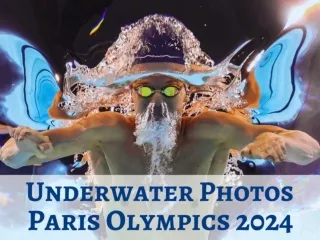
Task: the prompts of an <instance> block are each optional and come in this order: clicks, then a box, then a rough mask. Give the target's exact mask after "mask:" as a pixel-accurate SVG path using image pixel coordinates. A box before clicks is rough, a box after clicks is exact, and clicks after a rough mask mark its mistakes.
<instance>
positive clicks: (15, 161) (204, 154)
mask: <svg viewBox="0 0 320 240" xmlns="http://www.w3.org/2000/svg"><path fill="white" fill-rule="evenodd" d="M138 86H149V87H153V88H154V89H156V90H160V89H162V88H163V87H165V86H176V87H178V88H179V89H180V91H179V93H178V94H177V95H176V96H175V97H172V98H168V97H165V96H163V95H162V94H161V93H160V92H159V91H157V92H156V93H155V94H153V95H152V96H151V97H149V98H142V97H141V96H139V95H138V94H137V93H136V91H135V90H134V89H136V88H137V87H138ZM132 96H133V97H132V100H133V102H134V104H135V110H136V113H143V112H145V111H146V109H147V106H148V105H149V103H151V102H152V103H155V105H156V106H157V105H160V104H161V103H166V104H167V106H168V109H169V112H171V113H173V112H178V113H179V114H180V115H182V110H183V106H184V102H185V101H186V100H187V94H186V90H185V88H184V85H183V83H182V82H181V81H179V80H177V79H173V78H170V77H167V76H163V75H153V76H149V77H147V78H145V79H141V80H138V81H136V82H134V83H133V85H132ZM134 131H135V118H134V117H126V116H124V115H122V114H119V113H115V112H103V113H98V114H95V115H92V116H90V117H87V118H85V119H82V120H80V121H79V122H77V123H76V124H74V125H73V126H71V127H68V128H61V129H54V130H49V131H45V132H41V133H39V132H37V131H34V130H32V129H29V128H26V127H18V128H15V129H11V130H10V134H11V136H12V138H11V139H10V140H9V141H8V142H7V143H6V144H5V145H4V146H3V148H2V149H1V152H0V157H1V159H2V160H3V161H4V163H5V164H6V165H8V166H11V167H12V168H19V167H22V166H25V165H34V164H39V163H44V162H47V161H51V160H55V159H58V158H62V157H65V156H69V155H72V154H77V153H80V152H84V151H91V153H90V154H89V164H90V165H91V168H92V169H93V173H95V174H120V175H122V174H132V175H134V174H141V175H142V174H148V170H149V166H150V160H149V157H148V156H147V155H146V154H145V152H144V150H143V149H142V148H141V147H139V146H137V145H136V144H134V143H135V136H134V134H133V133H134ZM177 131H178V137H177V144H176V146H175V148H174V149H172V156H173V161H172V163H171V164H170V167H171V168H172V172H171V174H177V175H179V174H185V175H193V174H217V175H221V174H223V173H224V170H225V167H226V164H227V159H228V153H229V150H230V149H236V150H239V151H242V154H243V156H245V157H248V158H259V159H268V160H273V161H275V162H280V161H290V162H294V163H297V164H301V165H305V164H308V163H310V162H312V161H314V160H316V159H317V158H318V157H319V153H320V147H319V143H318V142H317V141H316V140H314V139H313V138H312V137H310V136H309V135H307V134H305V133H303V132H300V131H287V130H285V129H282V128H279V127H275V126H267V125H252V124H249V123H246V122H244V121H241V120H239V118H237V117H234V116H233V115H231V114H227V113H223V112H205V113H202V114H200V115H198V116H196V117H183V118H181V119H180V120H179V123H178V125H177Z"/></svg>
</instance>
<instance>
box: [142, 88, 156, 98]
mask: <svg viewBox="0 0 320 240" xmlns="http://www.w3.org/2000/svg"><path fill="white" fill-rule="evenodd" d="M152 93H153V91H152V89H151V88H149V87H140V88H139V94H140V95H141V96H142V97H149V96H151V95H152Z"/></svg>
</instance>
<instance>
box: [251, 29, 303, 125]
mask: <svg viewBox="0 0 320 240" xmlns="http://www.w3.org/2000/svg"><path fill="white" fill-rule="evenodd" d="M306 34H307V31H306V29H305V28H302V27H301V28H300V27H299V28H294V29H291V30H289V31H287V32H285V33H283V34H282V35H281V36H280V37H279V38H278V39H277V40H276V41H275V42H274V43H273V44H271V46H270V47H269V48H268V49H267V50H266V51H265V53H264V54H263V56H262V58H261V60H260V61H259V62H258V63H257V65H256V67H255V68H254V69H253V71H252V72H251V73H250V75H249V78H254V79H255V81H256V82H257V83H258V85H259V87H260V100H259V107H258V108H257V109H255V110H254V111H253V116H254V123H279V122H281V123H287V122H290V121H292V120H293V119H294V118H295V117H296V116H297V114H298V112H299V111H300V109H301V108H302V106H303V82H302V81H301V78H300V75H299V72H298V71H297V69H296V64H297V61H298V60H299V57H300V55H301V50H302V47H303V46H304V44H306V41H305V40H306Z"/></svg>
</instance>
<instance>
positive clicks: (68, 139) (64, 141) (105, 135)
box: [27, 112, 125, 165]
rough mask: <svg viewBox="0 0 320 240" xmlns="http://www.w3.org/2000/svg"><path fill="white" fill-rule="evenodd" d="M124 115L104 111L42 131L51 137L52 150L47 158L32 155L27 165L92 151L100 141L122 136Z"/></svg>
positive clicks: (108, 140) (117, 138) (113, 139)
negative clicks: (69, 124) (65, 125)
mask: <svg viewBox="0 0 320 240" xmlns="http://www.w3.org/2000/svg"><path fill="white" fill-rule="evenodd" d="M124 123H125V120H124V116H123V115H121V114H119V113H115V112H103V113H98V114H95V115H92V116H90V117H88V118H85V119H83V120H81V121H79V122H77V123H76V124H74V125H72V126H71V127H68V128H60V129H53V130H49V131H45V132H42V134H43V135H44V136H46V137H48V138H49V139H50V142H51V143H52V148H53V149H52V151H50V152H49V153H46V157H45V158H38V157H36V156H32V157H31V158H30V159H29V160H28V162H27V165H34V164H38V163H39V162H40V163H43V162H48V161H51V160H55V159H59V158H62V157H66V156H70V155H73V154H77V153H80V152H85V151H90V150H92V149H93V148H95V147H97V144H98V143H99V142H111V141H116V140H119V138H120V137H121V131H119V129H121V125H122V124H124Z"/></svg>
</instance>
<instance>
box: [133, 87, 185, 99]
mask: <svg viewBox="0 0 320 240" xmlns="http://www.w3.org/2000/svg"><path fill="white" fill-rule="evenodd" d="M135 91H136V92H137V94H138V95H139V96H141V97H143V98H148V97H151V96H152V95H153V94H154V93H155V92H156V91H159V90H155V89H154V88H152V87H148V86H140V87H137V88H135ZM179 92H180V88H178V87H176V86H166V87H163V88H162V89H161V90H160V93H161V94H162V95H163V96H165V97H175V96H176V95H177V94H178V93H179Z"/></svg>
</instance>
